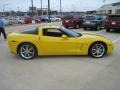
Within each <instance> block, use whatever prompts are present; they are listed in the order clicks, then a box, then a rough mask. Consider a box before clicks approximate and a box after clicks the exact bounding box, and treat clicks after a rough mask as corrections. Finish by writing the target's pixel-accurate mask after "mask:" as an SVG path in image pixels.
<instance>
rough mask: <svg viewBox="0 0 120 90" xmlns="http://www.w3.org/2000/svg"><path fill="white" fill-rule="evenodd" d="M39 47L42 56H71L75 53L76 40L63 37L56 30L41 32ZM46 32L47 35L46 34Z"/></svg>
mask: <svg viewBox="0 0 120 90" xmlns="http://www.w3.org/2000/svg"><path fill="white" fill-rule="evenodd" d="M43 31H45V32H43V36H41V37H40V47H41V52H42V54H43V55H73V54H76V53H77V48H78V47H77V43H78V42H77V41H78V40H77V39H76V38H70V37H67V36H65V35H64V37H62V35H63V33H62V32H60V31H59V30H57V29H46V30H43ZM46 31H47V33H46Z"/></svg>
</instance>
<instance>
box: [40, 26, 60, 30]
mask: <svg viewBox="0 0 120 90" xmlns="http://www.w3.org/2000/svg"><path fill="white" fill-rule="evenodd" d="M39 28H42V29H45V28H49V29H52V28H60V27H59V26H52V25H48V26H40V27H39Z"/></svg>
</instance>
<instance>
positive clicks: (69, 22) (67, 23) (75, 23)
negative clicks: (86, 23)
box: [62, 15, 83, 29]
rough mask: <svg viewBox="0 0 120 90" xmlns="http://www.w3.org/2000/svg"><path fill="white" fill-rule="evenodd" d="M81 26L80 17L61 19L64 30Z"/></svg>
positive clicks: (71, 16) (64, 17)
mask: <svg viewBox="0 0 120 90" xmlns="http://www.w3.org/2000/svg"><path fill="white" fill-rule="evenodd" d="M82 24H83V18H82V16H75V15H68V16H63V17H62V25H63V26H64V27H66V28H69V27H73V28H76V29H78V28H80V27H82Z"/></svg>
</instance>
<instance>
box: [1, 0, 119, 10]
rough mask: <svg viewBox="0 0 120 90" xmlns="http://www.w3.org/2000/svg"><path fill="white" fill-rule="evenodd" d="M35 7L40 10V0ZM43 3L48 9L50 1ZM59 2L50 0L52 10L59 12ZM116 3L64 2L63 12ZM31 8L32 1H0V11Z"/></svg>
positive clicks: (100, 1) (44, 0) (98, 0)
mask: <svg viewBox="0 0 120 90" xmlns="http://www.w3.org/2000/svg"><path fill="white" fill-rule="evenodd" d="M33 1H34V6H36V7H37V8H40V7H41V6H40V0H33ZM42 1H43V7H44V8H46V7H47V1H48V0H42ZM59 2H60V0H50V3H51V6H50V7H51V9H52V10H58V11H59V7H60V5H59ZM114 2H120V0H106V2H103V0H62V10H63V11H88V10H96V9H98V8H100V7H101V6H102V5H104V4H108V3H114ZM29 6H31V0H9V1H8V0H0V11H2V10H3V7H4V9H5V11H8V10H15V11H17V10H22V11H28V10H29Z"/></svg>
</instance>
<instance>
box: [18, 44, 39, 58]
mask: <svg viewBox="0 0 120 90" xmlns="http://www.w3.org/2000/svg"><path fill="white" fill-rule="evenodd" d="M18 54H19V56H20V57H21V58H22V59H24V60H31V59H33V58H35V57H36V56H37V49H36V47H35V46H34V45H33V44H31V43H23V44H21V45H19V46H18Z"/></svg>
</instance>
